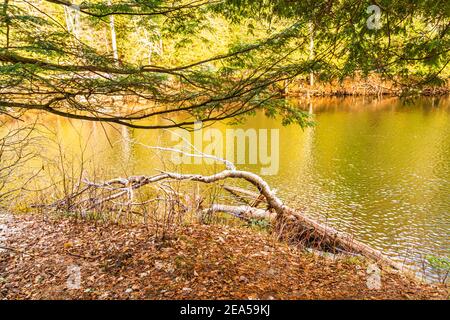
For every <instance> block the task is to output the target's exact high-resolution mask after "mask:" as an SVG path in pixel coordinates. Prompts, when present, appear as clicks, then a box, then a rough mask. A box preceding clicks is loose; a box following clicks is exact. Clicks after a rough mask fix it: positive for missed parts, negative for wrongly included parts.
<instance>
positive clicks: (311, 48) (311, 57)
mask: <svg viewBox="0 0 450 320" xmlns="http://www.w3.org/2000/svg"><path fill="white" fill-rule="evenodd" d="M309 60H310V61H313V60H314V26H313V24H312V22H310V23H309ZM309 85H310V86H311V87H312V86H313V85H314V73H313V72H312V71H311V72H310V73H309Z"/></svg>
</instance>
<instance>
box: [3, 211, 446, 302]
mask: <svg viewBox="0 0 450 320" xmlns="http://www.w3.org/2000/svg"><path fill="white" fill-rule="evenodd" d="M6 225H7V228H8V230H11V232H10V233H9V235H8V237H7V238H6V240H4V241H3V242H2V247H3V250H2V251H1V252H0V298H1V299H446V298H447V297H448V292H447V289H446V288H445V287H443V286H431V285H425V284H420V283H417V282H415V281H413V280H410V279H408V278H406V277H405V276H403V275H401V274H398V273H395V272H393V271H389V270H383V271H382V274H381V283H382V287H381V289H380V290H375V289H369V288H368V286H367V283H366V282H367V273H366V268H367V262H365V261H362V260H358V259H355V258H344V259H339V260H329V259H325V258H323V257H320V256H317V255H313V254H310V253H305V252H303V251H301V250H299V249H297V248H294V247H291V246H288V245H286V244H283V243H280V242H277V241H275V240H274V239H273V237H271V236H270V235H268V234H267V233H262V232H257V231H255V230H253V229H249V228H243V227H231V226H224V225H203V224H190V225H185V226H180V227H179V229H178V231H177V232H176V234H175V235H174V236H172V237H170V238H167V239H164V240H160V239H159V238H156V237H155V234H154V230H153V228H148V227H145V226H143V225H119V224H112V223H98V222H93V221H75V220H73V219H69V218H46V219H43V218H42V216H37V215H34V216H26V217H24V216H19V217H15V218H14V219H10V221H8V222H7V223H6ZM73 266H76V267H77V268H79V271H80V279H81V282H80V285H79V287H77V288H73V286H69V287H68V280H69V279H70V276H71V275H70V272H72V271H70V270H73Z"/></svg>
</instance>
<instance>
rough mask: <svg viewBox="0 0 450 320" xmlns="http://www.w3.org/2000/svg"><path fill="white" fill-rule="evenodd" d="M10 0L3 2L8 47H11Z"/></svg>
mask: <svg viewBox="0 0 450 320" xmlns="http://www.w3.org/2000/svg"><path fill="white" fill-rule="evenodd" d="M8 2H9V0H4V2H3V16H4V17H5V24H6V35H5V36H6V45H5V47H6V48H9V17H8Z"/></svg>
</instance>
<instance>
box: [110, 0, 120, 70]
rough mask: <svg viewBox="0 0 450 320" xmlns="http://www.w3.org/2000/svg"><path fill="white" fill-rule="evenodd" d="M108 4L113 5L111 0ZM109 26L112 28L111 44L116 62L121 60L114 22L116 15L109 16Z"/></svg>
mask: <svg viewBox="0 0 450 320" xmlns="http://www.w3.org/2000/svg"><path fill="white" fill-rule="evenodd" d="M108 5H111V0H108ZM109 27H110V29H111V46H112V50H113V57H114V60H116V62H118V61H119V52H118V51H117V39H116V27H115V22H114V15H110V16H109Z"/></svg>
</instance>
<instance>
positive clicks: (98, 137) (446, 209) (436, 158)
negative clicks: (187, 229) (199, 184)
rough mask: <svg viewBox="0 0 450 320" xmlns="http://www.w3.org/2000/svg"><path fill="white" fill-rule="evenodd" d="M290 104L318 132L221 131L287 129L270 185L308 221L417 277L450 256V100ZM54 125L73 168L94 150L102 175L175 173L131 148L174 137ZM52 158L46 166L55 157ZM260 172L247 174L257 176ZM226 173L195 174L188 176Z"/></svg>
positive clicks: (254, 125)
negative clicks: (427, 262)
mask: <svg viewBox="0 0 450 320" xmlns="http://www.w3.org/2000/svg"><path fill="white" fill-rule="evenodd" d="M290 103H292V104H293V105H296V106H298V107H299V108H303V109H305V110H306V111H308V112H310V113H311V114H312V117H313V118H314V121H315V122H316V125H315V126H314V127H310V128H306V129H304V130H302V129H301V128H300V127H298V126H293V125H291V126H288V127H283V126H281V125H280V123H279V121H278V120H276V119H269V118H266V117H264V115H263V114H260V113H258V114H257V115H256V116H252V117H250V118H249V119H248V120H247V121H246V122H245V123H244V124H242V125H237V126H233V127H231V126H230V125H227V124H225V123H217V124H214V125H213V128H215V129H218V130H220V132H224V131H225V130H226V129H227V128H243V129H255V130H258V129H279V143H280V144H279V152H280V158H279V166H278V171H277V172H276V174H275V175H268V176H265V177H264V178H265V179H266V180H267V181H268V182H269V184H270V185H271V186H272V187H273V188H276V189H278V195H279V196H280V198H282V199H283V200H284V201H285V202H286V203H287V204H289V205H290V206H292V207H298V208H304V210H305V212H306V214H309V215H311V216H313V217H316V218H317V219H319V220H322V221H327V222H328V223H330V224H331V225H333V226H335V227H336V228H338V229H339V230H342V231H347V232H349V233H352V234H354V235H355V237H356V238H357V239H359V240H361V241H363V242H365V243H367V244H370V245H372V246H373V247H375V248H377V249H381V250H383V251H384V252H385V253H386V254H388V255H390V256H391V257H393V258H394V259H395V260H398V261H401V262H405V263H407V264H409V265H412V266H413V267H414V268H416V269H418V270H419V269H422V267H423V262H422V261H423V259H424V258H425V257H426V256H428V255H433V256H441V257H449V256H450V237H449V236H450V100H449V99H444V98H442V99H438V98H421V99H417V100H414V101H412V102H411V101H410V102H408V103H404V102H402V101H400V100H398V99H396V98H386V99H382V100H377V99H372V98H345V99H338V98H327V99H313V100H312V102H308V101H307V100H297V99H291V100H290ZM43 119H44V118H43ZM51 119H52V120H51V121H50V122H49V121H47V126H48V127H49V128H51V129H54V131H55V137H56V138H55V139H56V140H58V141H60V142H61V145H63V146H64V148H66V149H67V150H70V151H72V152H73V154H74V155H75V157H74V158H73V159H79V154H80V150H81V149H82V146H83V145H84V144H85V143H86V142H88V145H89V148H87V149H86V150H87V151H86V155H85V157H86V159H90V160H92V162H93V163H95V164H96V168H97V171H101V175H102V176H106V177H109V178H112V177H114V176H116V175H121V176H125V175H135V174H154V173H155V171H154V170H155V169H156V168H162V167H163V166H164V164H165V165H169V166H170V164H167V159H166V160H164V161H161V160H160V156H161V155H158V154H155V151H154V150H149V149H148V148H146V147H144V146H142V145H140V144H132V143H130V140H135V141H137V142H141V143H144V144H147V145H154V146H155V145H171V143H172V142H169V141H168V139H169V138H168V135H169V133H168V132H161V131H158V132H156V131H144V130H134V129H128V128H119V127H111V126H109V125H103V126H102V125H100V124H98V123H95V124H92V123H82V122H77V121H67V120H64V119H60V118H51ZM172 145H173V143H172ZM224 148H226V146H224ZM77 154H78V156H77ZM47 155H48V156H49V158H48V160H46V161H51V159H53V158H54V157H53V156H52V152H50V151H49V152H48V153H47ZM74 161H75V160H74ZM44 162H45V161H44ZM163 162H164V164H163ZM260 167H261V165H258V164H257V165H245V164H244V165H238V168H239V169H247V170H252V171H255V172H256V173H258V172H259V169H260ZM217 168H219V167H218V166H216V167H214V166H206V165H200V166H199V165H197V166H194V165H193V166H184V167H182V170H183V171H203V172H204V171H205V170H206V171H208V172H212V171H214V169H217ZM97 173H98V172H97Z"/></svg>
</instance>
